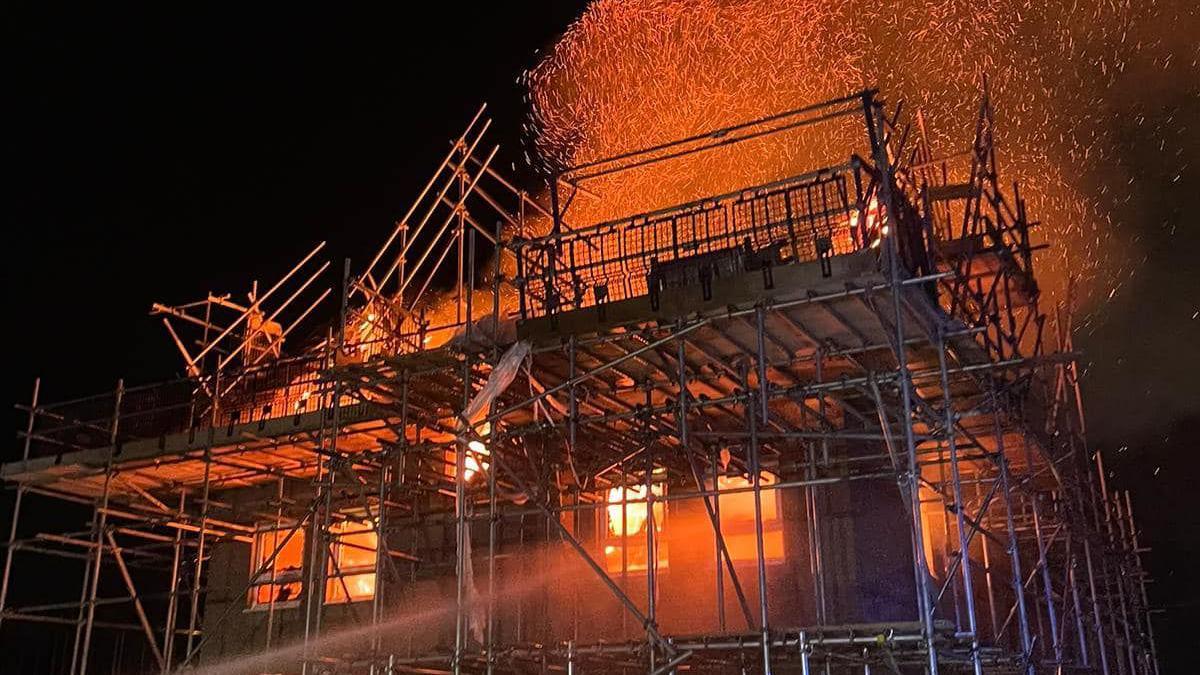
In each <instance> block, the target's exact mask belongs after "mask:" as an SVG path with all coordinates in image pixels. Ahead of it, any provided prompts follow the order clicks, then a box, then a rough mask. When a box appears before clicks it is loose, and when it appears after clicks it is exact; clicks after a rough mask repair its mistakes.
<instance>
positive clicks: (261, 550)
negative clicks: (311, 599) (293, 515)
mask: <svg viewBox="0 0 1200 675" xmlns="http://www.w3.org/2000/svg"><path fill="white" fill-rule="evenodd" d="M293 529H295V533H291V532H292V530H293ZM289 534H290V536H291V538H290V539H287V538H288V536H289ZM305 535H306V533H305V531H304V528H300V527H297V528H292V527H283V526H276V525H273V524H272V525H270V526H267V527H261V528H259V529H257V530H255V531H254V535H253V539H252V541H251V544H250V569H249V570H248V572H247V575H248V576H249V577H250V579H249V581H250V590H249V592H248V593H247V597H246V611H249V612H262V611H270V610H271V609H272V608H274V609H290V608H293V607H299V606H300V600H301V598H302V597H303V596H304V569H305V563H304V558H305V553H306V549H307V546H306V543H307V542H306V539H307V537H306V536H305ZM272 536H273V539H272V541H271V544H270V546H269V547H268V546H267V545H266V540H267V538H268V537H272ZM281 538H282V539H287V543H286V544H284V546H283V548H282V549H281V550H280V553H282V552H283V551H286V550H288V549H290V548H292V547H295V546H298V547H299V553H300V559H299V560H298V561H297V562H298V563H299V564H297V565H295V566H289V567H286V568H284V570H283V572H285V574H283V575H281V574H280V570H279V569H278V565H279V563H280V560H279V556H276V558H275V560H274V561H272V562H271V567H270V568H269V569H267V570H265V571H263V572H262V573H261V574H257V575H256V573H257V572H258V570H259V568H260V567H262V565H263V563H265V562H266V561H267V558H269V557H270V556H271V554H272V553H273V552H274V551H275V549H276V547H278V546H279V542H280V541H281ZM287 586H294V587H295V588H296V594H295V595H293V596H291V597H289V598H288V599H287V600H273V599H271V597H273V596H275V595H276V594H277V593H278V592H279V590H282V589H283V588H284V587H287ZM263 588H270V589H272V590H271V593H270V595H269V596H268V599H267V600H259V599H258V596H259V592H260V591H261V590H262V589H263ZM276 589H278V590H276Z"/></svg>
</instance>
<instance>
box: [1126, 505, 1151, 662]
mask: <svg viewBox="0 0 1200 675" xmlns="http://www.w3.org/2000/svg"><path fill="white" fill-rule="evenodd" d="M1125 515H1126V517H1127V518H1129V537H1130V543H1132V544H1133V556H1134V562H1135V563H1136V565H1135V567H1136V572H1137V578H1138V586H1139V588H1140V590H1141V599H1142V611H1144V612H1145V613H1146V640H1147V641H1148V642H1149V643H1150V644H1149V646H1150V671H1151V672H1150V675H1158V646H1157V645H1156V644H1155V641H1154V620H1153V618H1154V617H1153V615H1152V614H1151V612H1150V597H1149V595H1148V594H1147V593H1146V572H1145V570H1144V569H1143V567H1142V547H1141V545H1140V544H1139V543H1138V532H1137V526H1136V524H1135V521H1134V519H1133V501H1132V499H1131V498H1130V496H1129V491H1128V490H1126V491H1125Z"/></svg>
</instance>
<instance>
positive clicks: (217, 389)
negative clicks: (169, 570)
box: [184, 370, 221, 659]
mask: <svg viewBox="0 0 1200 675" xmlns="http://www.w3.org/2000/svg"><path fill="white" fill-rule="evenodd" d="M220 395H221V371H220V370H218V371H217V372H216V374H214V375H213V391H212V400H211V402H210V405H209V422H208V435H207V436H206V438H205V441H204V484H203V485H202V486H201V488H200V500H201V501H200V530H199V531H198V532H197V533H196V561H195V563H194V564H193V566H192V591H191V594H190V600H189V603H188V632H187V650H186V651H185V652H184V653H185V654H186V655H187V658H189V659H190V658H192V656H193V654H192V647H193V645H194V644H195V640H196V624H197V622H198V621H199V618H200V589H201V588H202V586H201V578H202V577H203V576H204V556H205V554H206V553H207V548H206V546H205V542H206V537H207V536H208V531H207V530H208V502H209V499H208V497H209V489H210V487H211V481H212V448H213V443H214V442H215V440H216V433H217V425H218V424H220V421H221V419H220V409H221V400H220Z"/></svg>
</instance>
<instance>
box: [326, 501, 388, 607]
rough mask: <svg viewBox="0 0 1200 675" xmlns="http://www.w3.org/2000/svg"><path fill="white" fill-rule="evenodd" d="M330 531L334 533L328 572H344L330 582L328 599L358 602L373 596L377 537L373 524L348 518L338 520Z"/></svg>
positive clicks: (328, 583)
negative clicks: (331, 557)
mask: <svg viewBox="0 0 1200 675" xmlns="http://www.w3.org/2000/svg"><path fill="white" fill-rule="evenodd" d="M329 531H330V534H332V535H333V536H334V544H333V559H332V560H330V561H329V574H331V575H336V574H337V573H339V572H340V573H341V576H340V577H334V578H330V579H329V581H328V582H327V584H326V588H325V602H329V603H335V602H356V601H359V600H368V599H370V598H372V597H374V596H375V560H376V557H377V555H378V551H377V546H378V538H377V536H376V533H375V530H374V529H373V527H372V524H371V523H369V522H362V521H350V520H346V521H342V522H340V523H335V524H334V525H332V526H331V527H330V528H329ZM335 563H336V564H335ZM347 591H349V595H348V596H347Z"/></svg>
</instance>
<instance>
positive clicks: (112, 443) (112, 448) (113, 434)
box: [79, 380, 125, 675]
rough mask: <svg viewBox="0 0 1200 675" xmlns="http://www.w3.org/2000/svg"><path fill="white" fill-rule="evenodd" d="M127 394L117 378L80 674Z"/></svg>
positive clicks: (82, 667)
mask: <svg viewBox="0 0 1200 675" xmlns="http://www.w3.org/2000/svg"><path fill="white" fill-rule="evenodd" d="M124 394H125V381H124V380H117V391H116V395H115V398H116V401H115V403H114V405H113V415H112V427H111V429H110V432H109V439H108V440H109V447H108V461H106V462H105V465H104V490H103V492H102V493H101V495H100V508H101V511H100V519H99V521H98V523H97V527H96V531H95V537H94V539H93V543H94V544H95V549H94V550H95V561H94V562H93V564H92V578H91V583H90V586H89V588H88V596H87V613H86V616H85V618H84V625H83V647H82V648H81V649H80V651H79V674H80V675H87V666H88V653H89V651H90V648H91V643H92V627H93V625H94V624H93V622H94V621H95V618H96V591H97V590H98V589H99V586H100V567H101V564H102V562H103V557H104V546H103V542H104V540H103V537H104V534H105V528H106V527H107V514H106V513H105V511H104V510H105V509H107V508H108V499H109V492H110V490H111V488H112V477H113V459H114V456H115V455H116V452H117V441H118V437H117V432H118V424H119V422H120V420H121V399H122V397H123V396H124Z"/></svg>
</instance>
